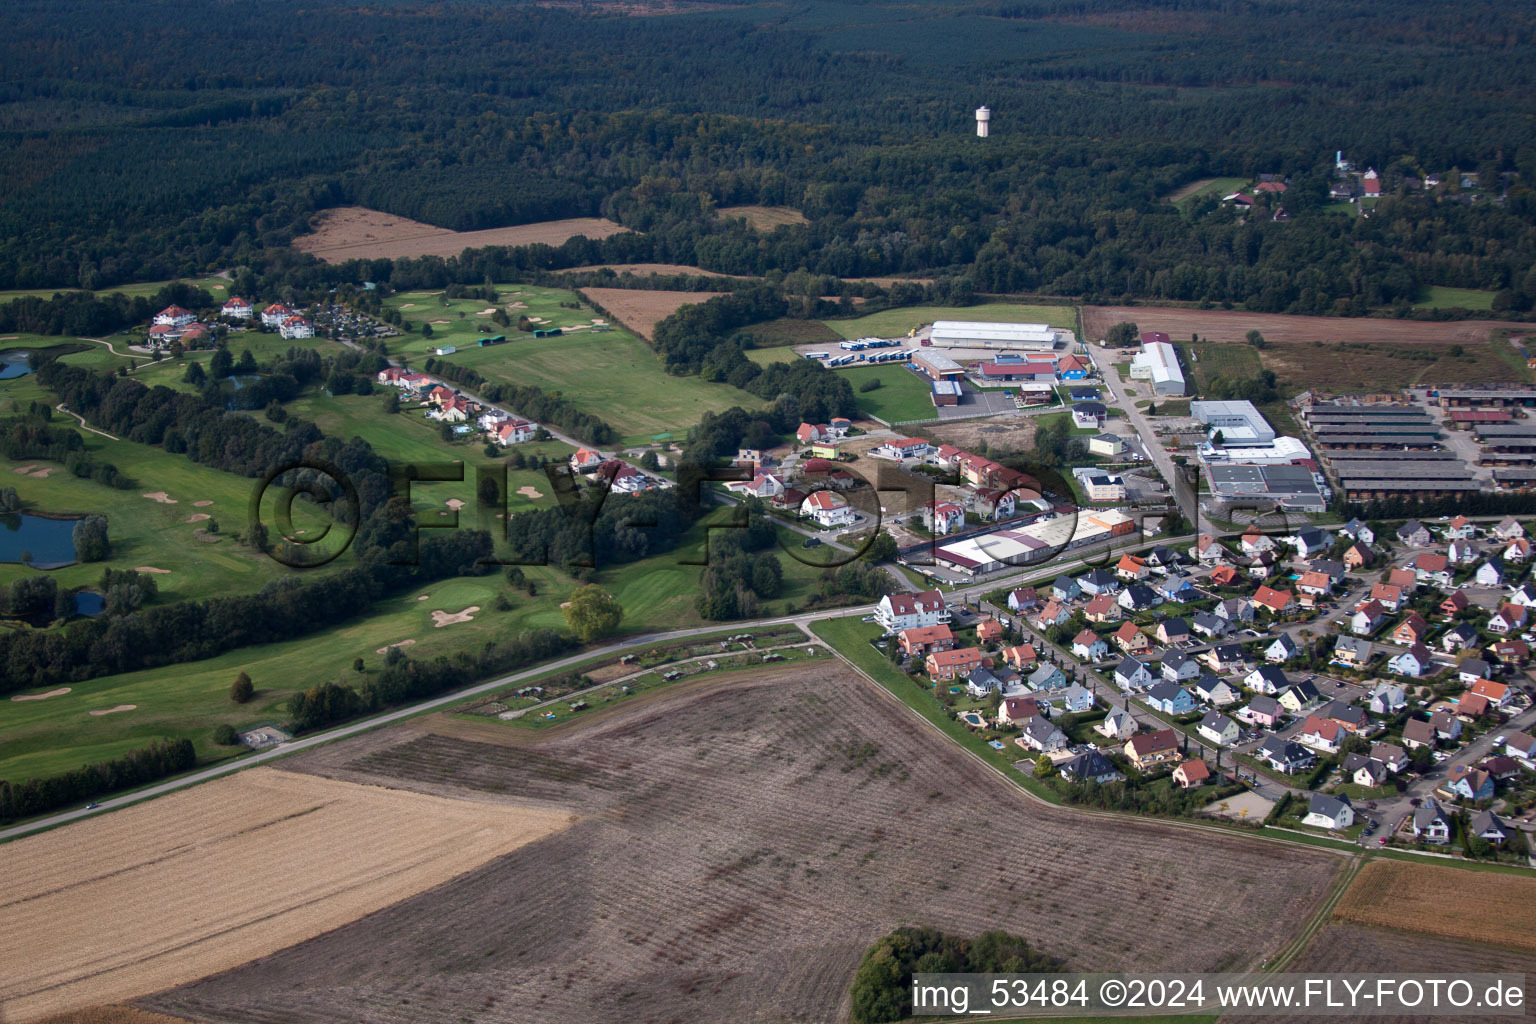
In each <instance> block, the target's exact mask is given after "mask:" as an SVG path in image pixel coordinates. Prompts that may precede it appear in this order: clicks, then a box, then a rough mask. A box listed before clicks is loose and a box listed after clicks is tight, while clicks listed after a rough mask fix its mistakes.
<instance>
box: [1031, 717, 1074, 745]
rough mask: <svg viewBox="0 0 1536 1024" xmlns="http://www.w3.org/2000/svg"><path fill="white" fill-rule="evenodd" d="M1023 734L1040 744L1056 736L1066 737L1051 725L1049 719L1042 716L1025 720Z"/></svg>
mask: <svg viewBox="0 0 1536 1024" xmlns="http://www.w3.org/2000/svg"><path fill="white" fill-rule="evenodd" d="M1023 732H1024V733H1025V734H1026V735H1028V736H1029V737H1030V738H1032V739H1036V740H1039V741H1040V742H1042V743H1044V742H1047V741H1049V740H1052V739H1054V738H1055V737H1057V736H1061V737H1065V736H1066V733H1064V732H1062V731H1061V730H1060V729H1059V728H1057V727H1056V726H1055V725H1053V724H1052V723H1051V721H1050V719H1048V718H1046V717H1045V716H1044V715H1036V716H1035V717H1033V718H1030V719H1026V720H1025V722H1024V726H1023Z"/></svg>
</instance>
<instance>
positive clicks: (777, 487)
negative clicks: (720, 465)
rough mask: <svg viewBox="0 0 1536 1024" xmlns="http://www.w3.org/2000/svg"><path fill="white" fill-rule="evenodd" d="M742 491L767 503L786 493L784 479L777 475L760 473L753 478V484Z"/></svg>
mask: <svg viewBox="0 0 1536 1024" xmlns="http://www.w3.org/2000/svg"><path fill="white" fill-rule="evenodd" d="M742 490H744V491H746V492H747V493H748V494H750V495H752V496H753V497H754V498H762V499H763V500H764V501H767V500H768V499H770V498H774V497H777V496H778V495H780V494H783V493H784V478H783V477H781V476H779V475H778V474H777V473H758V474H757V475H756V476H754V477H753V478H752V482H751V483H749V484H747V486H745V487H743V488H742Z"/></svg>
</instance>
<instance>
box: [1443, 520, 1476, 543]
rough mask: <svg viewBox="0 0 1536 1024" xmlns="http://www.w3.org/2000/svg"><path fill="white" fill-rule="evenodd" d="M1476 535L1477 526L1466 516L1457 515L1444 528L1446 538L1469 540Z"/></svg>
mask: <svg viewBox="0 0 1536 1024" xmlns="http://www.w3.org/2000/svg"><path fill="white" fill-rule="evenodd" d="M1476 536H1477V526H1476V524H1474V523H1473V522H1472V520H1470V519H1468V518H1467V517H1466V516H1457V517H1456V518H1455V519H1452V520H1451V521H1450V524H1449V525H1447V526H1446V528H1445V539H1446V540H1471V539H1472V538H1473V537H1476Z"/></svg>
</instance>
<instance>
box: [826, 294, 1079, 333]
mask: <svg viewBox="0 0 1536 1024" xmlns="http://www.w3.org/2000/svg"><path fill="white" fill-rule="evenodd" d="M935 320H979V321H982V322H985V323H1027V324H1050V325H1051V326H1052V327H1061V328H1065V329H1067V330H1076V329H1077V318H1076V315H1075V313H1074V312H1073V309H1072V307H1071V306H1031V305H1025V304H1022V303H1017V302H988V303H984V304H982V305H977V306H904V307H902V308H900V309H884V310H881V311H880V312H878V313H871V314H869V315H868V316H861V317H856V318H855V319H852V320H824V321H822V322H823V323H825V324H826V325H827V326H828V327H830V328H831V329H832V330H834V331H836V332H837V333H838V334H840V335H841V336H843V337H844V338H850V339H851V338H868V337H877V338H896V337H901V336H903V335H905V334H906V333H907V332H908V331H911V330H912V329H914V328H917V327H924V326H926V325H928V324H931V323H933V322H934V321H935Z"/></svg>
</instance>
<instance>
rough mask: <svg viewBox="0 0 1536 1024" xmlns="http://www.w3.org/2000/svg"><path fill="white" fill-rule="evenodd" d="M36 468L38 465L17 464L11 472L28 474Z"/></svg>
mask: <svg viewBox="0 0 1536 1024" xmlns="http://www.w3.org/2000/svg"><path fill="white" fill-rule="evenodd" d="M36 468H37V467H36V466H17V467H16V468H15V469H13V470H11V472H12V473H20V474H21V475H22V476H26V475H27V474H28V473H30V472H32V471H33V470H34V469H36Z"/></svg>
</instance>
